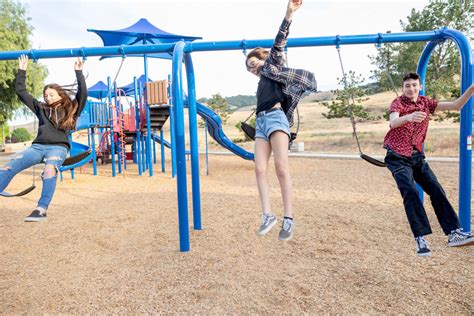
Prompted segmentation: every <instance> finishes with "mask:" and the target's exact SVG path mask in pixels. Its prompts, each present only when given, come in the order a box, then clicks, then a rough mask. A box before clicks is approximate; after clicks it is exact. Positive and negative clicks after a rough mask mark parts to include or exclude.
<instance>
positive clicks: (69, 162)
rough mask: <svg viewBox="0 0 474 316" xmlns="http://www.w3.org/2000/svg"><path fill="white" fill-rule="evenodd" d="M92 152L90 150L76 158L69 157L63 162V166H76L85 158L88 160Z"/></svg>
mask: <svg viewBox="0 0 474 316" xmlns="http://www.w3.org/2000/svg"><path fill="white" fill-rule="evenodd" d="M91 152H92V149H89V150H86V151H84V152H82V153H80V154H77V155H75V156H72V157H68V158H66V159H65V160H64V162H63V164H62V165H63V166H70V165H73V164H76V163H78V162H79V161H81V160H83V159H84V158H86V157H87V156H89V155H90V154H91Z"/></svg>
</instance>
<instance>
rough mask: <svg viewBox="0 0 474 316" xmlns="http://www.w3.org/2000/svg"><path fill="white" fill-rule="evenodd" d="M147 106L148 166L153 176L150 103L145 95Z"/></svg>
mask: <svg viewBox="0 0 474 316" xmlns="http://www.w3.org/2000/svg"><path fill="white" fill-rule="evenodd" d="M145 108H146V133H147V135H146V163H147V167H148V172H149V175H150V177H152V176H153V164H152V163H151V155H152V149H151V122H150V107H149V105H148V100H147V98H146V96H145Z"/></svg>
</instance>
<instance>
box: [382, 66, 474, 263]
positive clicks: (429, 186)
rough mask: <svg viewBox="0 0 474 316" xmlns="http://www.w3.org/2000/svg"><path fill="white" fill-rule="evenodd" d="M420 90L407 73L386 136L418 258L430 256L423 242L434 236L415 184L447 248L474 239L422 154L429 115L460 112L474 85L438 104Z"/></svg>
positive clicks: (389, 162) (416, 80)
mask: <svg viewBox="0 0 474 316" xmlns="http://www.w3.org/2000/svg"><path fill="white" fill-rule="evenodd" d="M420 90H421V84H420V77H419V75H418V74H416V73H408V74H406V75H405V76H404V77H403V87H402V91H403V95H402V96H400V97H398V98H396V99H395V100H394V101H393V102H392V104H391V106H390V130H389V131H388V133H387V135H386V136H385V140H384V148H386V149H387V155H386V157H385V163H386V164H387V167H388V169H389V170H390V171H391V172H392V175H393V177H394V179H395V181H396V182H397V185H398V189H399V190H400V193H401V195H402V197H403V204H404V206H405V212H406V214H407V217H408V222H409V223H410V227H411V230H412V232H413V235H414V237H415V241H416V246H417V251H416V254H417V255H418V256H431V251H430V249H429V248H428V243H427V242H426V240H425V238H424V236H425V235H428V234H431V227H430V223H429V221H428V217H427V216H426V211H425V208H424V207H423V203H422V202H421V200H420V198H419V197H418V189H417V188H416V185H415V181H416V183H418V184H419V185H420V186H421V188H422V189H423V191H425V192H426V193H427V194H428V195H429V196H430V199H431V204H432V205H433V208H434V211H435V213H436V217H437V218H438V221H439V224H440V225H441V227H442V229H443V231H444V233H445V234H446V235H447V236H448V246H451V247H455V246H462V245H467V244H471V243H474V237H472V236H470V235H469V234H466V233H464V232H463V231H462V230H461V229H460V225H459V219H458V216H457V215H456V212H455V211H454V209H453V207H452V206H451V204H450V203H449V201H448V199H447V197H446V194H445V192H444V190H443V188H442V186H441V184H440V183H439V182H438V180H437V179H436V176H435V174H434V173H433V171H432V170H431V168H430V166H429V165H428V163H427V162H426V161H425V155H424V154H423V150H422V146H423V142H424V141H425V138H426V132H427V131H428V124H429V120H430V114H433V113H434V112H435V111H436V110H437V111H446V110H457V111H459V110H461V109H462V107H463V106H464V104H466V102H467V101H468V100H469V98H470V97H471V95H472V94H473V93H474V85H471V86H470V87H469V89H467V90H466V91H465V92H464V94H463V95H462V96H460V97H459V98H458V99H456V100H454V101H443V102H438V101H437V100H433V99H430V98H428V97H425V96H420V95H419V93H420Z"/></svg>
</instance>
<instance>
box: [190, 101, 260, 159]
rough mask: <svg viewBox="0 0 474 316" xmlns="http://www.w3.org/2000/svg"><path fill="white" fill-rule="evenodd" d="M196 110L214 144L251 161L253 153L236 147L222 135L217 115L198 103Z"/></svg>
mask: <svg viewBox="0 0 474 316" xmlns="http://www.w3.org/2000/svg"><path fill="white" fill-rule="evenodd" d="M196 109H197V114H199V115H200V116H201V117H202V118H203V119H204V120H205V121H206V122H207V129H208V131H209V134H210V135H211V137H212V138H214V140H215V141H216V142H218V143H219V145H221V146H222V147H224V148H227V149H228V150H230V151H231V152H233V153H234V154H236V155H237V156H240V157H242V158H244V159H246V160H253V153H251V152H248V151H246V150H245V149H243V148H242V147H240V146H237V145H236V144H234V143H233V142H232V141H231V140H230V139H229V137H227V136H226V135H225V134H224V131H223V130H222V120H221V118H220V117H219V115H217V113H215V112H214V111H212V110H211V109H210V108H208V107H207V106H205V105H203V104H201V103H198V102H196Z"/></svg>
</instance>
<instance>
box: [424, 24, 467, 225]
mask: <svg viewBox="0 0 474 316" xmlns="http://www.w3.org/2000/svg"><path fill="white" fill-rule="evenodd" d="M441 37H442V39H451V40H453V41H454V42H455V43H456V44H457V46H458V48H459V52H460V55H461V64H462V67H461V92H462V93H463V92H464V91H465V90H466V89H467V88H469V86H470V85H471V84H472V83H473V81H474V77H473V76H474V70H473V60H472V55H471V47H470V44H469V42H468V40H467V38H466V37H465V36H464V35H463V34H462V33H461V32H459V31H456V30H448V29H444V30H442V32H441ZM438 44H439V42H438V41H432V42H429V43H428V44H427V45H426V46H425V48H424V50H423V52H422V54H421V57H420V60H419V62H418V69H417V71H418V72H419V74H420V76H422V78H423V79H424V77H425V74H426V68H427V66H428V61H429V58H430V56H431V54H432V52H433V51H434V49H435V48H436V46H437V45H438ZM422 84H424V81H423V82H422ZM472 106H473V98H470V100H469V101H468V102H467V103H466V105H465V106H464V107H463V109H462V111H461V126H460V135H459V137H460V139H459V197H458V201H459V222H460V224H461V227H462V228H463V230H464V231H465V232H471V190H472V138H471V137H472Z"/></svg>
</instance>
